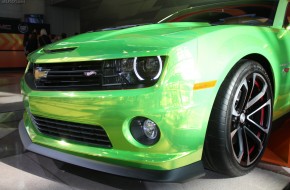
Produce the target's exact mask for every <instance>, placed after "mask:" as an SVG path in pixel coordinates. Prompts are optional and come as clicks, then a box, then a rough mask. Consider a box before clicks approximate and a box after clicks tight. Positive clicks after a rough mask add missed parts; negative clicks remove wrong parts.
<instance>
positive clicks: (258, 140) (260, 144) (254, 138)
mask: <svg viewBox="0 0 290 190" xmlns="http://www.w3.org/2000/svg"><path fill="white" fill-rule="evenodd" d="M244 128H245V130H246V132H247V133H248V134H249V137H251V138H252V139H253V140H254V142H255V143H256V144H257V145H258V146H259V149H262V148H263V144H262V141H261V140H260V138H259V137H258V136H257V135H255V133H253V132H252V131H251V130H250V129H249V128H248V127H246V126H245V127H244Z"/></svg>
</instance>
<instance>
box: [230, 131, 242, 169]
mask: <svg viewBox="0 0 290 190" xmlns="http://www.w3.org/2000/svg"><path fill="white" fill-rule="evenodd" d="M242 131H243V130H242V128H240V127H239V128H237V129H235V130H234V131H232V132H231V140H232V148H234V146H233V138H234V136H236V134H237V138H238V145H239V153H238V155H236V153H235V152H234V156H235V158H236V160H237V161H238V163H241V161H242V158H243V156H244V142H243V135H242Z"/></svg>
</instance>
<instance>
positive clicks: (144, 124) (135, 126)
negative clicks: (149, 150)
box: [130, 117, 160, 145]
mask: <svg viewBox="0 0 290 190" xmlns="http://www.w3.org/2000/svg"><path fill="white" fill-rule="evenodd" d="M130 131H131V133H132V136H133V137H134V138H135V139H136V140H137V141H138V142H140V143H142V144H144V145H154V144H156V143H157V142H158V141H159V139H160V130H159V128H158V126H157V124H156V123H155V122H154V121H152V120H150V119H148V118H145V117H136V118H134V119H133V120H132V122H131V125H130Z"/></svg>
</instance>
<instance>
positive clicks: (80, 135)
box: [30, 114, 112, 148]
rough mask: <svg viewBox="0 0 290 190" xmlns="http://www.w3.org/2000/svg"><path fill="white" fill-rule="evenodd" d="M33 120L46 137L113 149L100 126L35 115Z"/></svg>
mask: <svg viewBox="0 0 290 190" xmlns="http://www.w3.org/2000/svg"><path fill="white" fill-rule="evenodd" d="M30 115H31V114H30ZM31 119H32V122H33V123H34V125H35V126H36V128H37V129H38V131H39V132H41V133H43V134H45V135H49V136H52V137H57V138H61V139H68V140H73V141H78V142H82V143H86V144H91V145H94V146H95V145H96V146H101V147H106V148H111V147H112V144H111V142H110V140H109V137H108V136H107V133H106V132H105V130H104V129H103V128H102V127H100V126H94V125H87V124H79V123H72V122H66V121H59V120H54V119H47V118H43V117H39V116H34V115H31Z"/></svg>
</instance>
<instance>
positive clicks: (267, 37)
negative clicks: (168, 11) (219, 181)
mask: <svg viewBox="0 0 290 190" xmlns="http://www.w3.org/2000/svg"><path fill="white" fill-rule="evenodd" d="M289 22H290V6H289V0H280V1H278V0H251V1H249V0H243V1H239V0H238V1H233V0H231V1H229V0H228V1H215V2H211V3H210V2H208V3H196V4H195V6H194V7H193V8H189V9H186V10H182V11H180V12H177V13H174V14H172V15H170V16H168V17H166V18H165V19H163V20H161V21H160V22H158V23H156V24H144V25H129V26H121V27H116V28H109V29H103V30H99V31H93V32H88V33H85V34H81V35H78V36H75V37H71V38H68V39H65V40H62V41H59V42H56V43H54V44H51V45H48V46H46V47H44V48H42V49H40V50H37V51H36V52H34V53H32V54H30V55H29V57H28V61H29V64H28V66H27V69H26V71H25V75H24V77H23V79H22V82H21V86H22V93H23V95H24V105H25V113H24V117H23V120H22V121H21V122H20V124H19V131H20V136H21V139H22V142H23V144H24V146H25V148H26V149H28V150H30V151H33V152H36V153H39V154H42V155H45V156H48V157H51V158H54V159H58V160H61V161H64V162H68V163H72V164H75V165H79V166H82V167H87V168H91V169H95V170H99V171H103V172H108V173H112V174H117V175H122V176H127V177H133V178H139V179H145V180H155V181H183V180H186V179H188V178H190V177H192V176H201V175H203V173H204V167H205V168H208V169H210V170H214V171H217V172H220V173H224V174H227V175H230V176H240V175H243V174H246V173H248V172H249V171H250V170H252V169H253V167H255V165H256V164H257V162H258V161H259V160H260V158H261V156H262V154H263V151H264V150H265V147H266V144H267V139H268V136H269V133H270V130H271V125H272V120H275V119H277V118H279V117H281V116H282V115H284V114H285V113H287V112H288V111H289V108H290V96H289V92H290V91H289V89H290V73H289V71H290V53H289V52H290V27H289Z"/></svg>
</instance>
